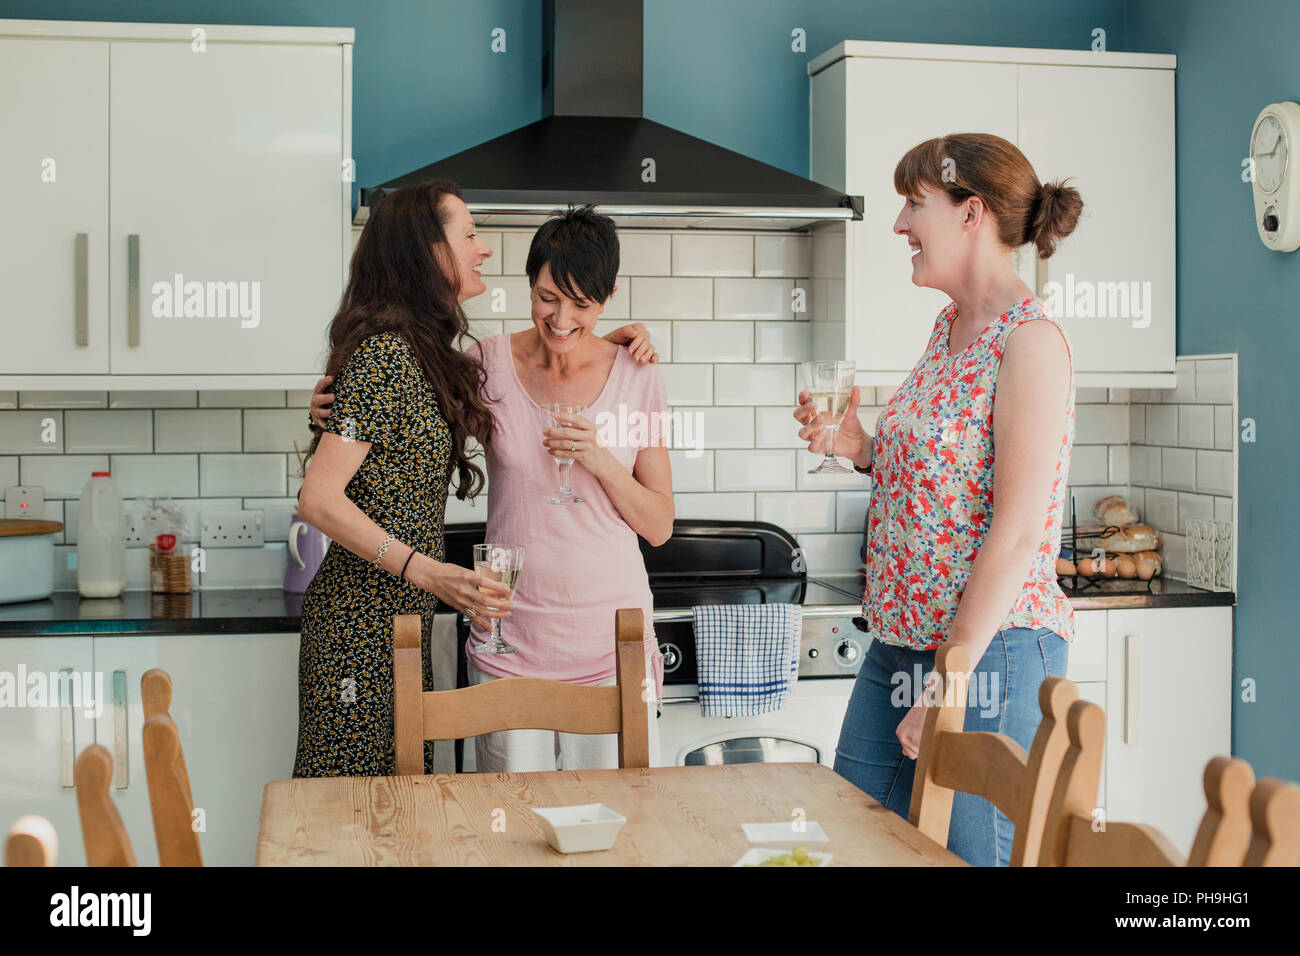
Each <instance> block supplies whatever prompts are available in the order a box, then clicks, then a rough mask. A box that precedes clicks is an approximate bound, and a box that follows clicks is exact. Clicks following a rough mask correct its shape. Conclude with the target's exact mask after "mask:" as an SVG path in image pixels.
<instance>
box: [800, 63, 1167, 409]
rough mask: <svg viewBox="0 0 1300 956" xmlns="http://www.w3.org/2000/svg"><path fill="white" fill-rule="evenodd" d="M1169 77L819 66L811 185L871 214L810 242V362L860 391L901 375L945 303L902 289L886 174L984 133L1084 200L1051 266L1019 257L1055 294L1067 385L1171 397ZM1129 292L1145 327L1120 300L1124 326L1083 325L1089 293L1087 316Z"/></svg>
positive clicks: (989, 67)
mask: <svg viewBox="0 0 1300 956" xmlns="http://www.w3.org/2000/svg"><path fill="white" fill-rule="evenodd" d="M1175 66H1176V58H1175V57H1173V56H1167V55H1156V54H1132V53H1098V52H1092V51H1088V50H1079V51H1075V50H1033V49H1020V48H1004V47H970V46H947V45H941V44H919V43H915V44H914V43H883V42H879V43H878V42H858V41H846V42H844V43H841V44H839V45H838V46H836V47H835V48H834V49H832V50H829V51H827V52H826V53H824V54H822V55H821V56H819V57H817V58H815V59H814V60H813V61H812V62H811V63H810V64H809V66H808V72H809V75H810V77H811V85H812V92H811V151H810V175H811V177H812V178H813V179H815V180H817V181H819V182H822V183H825V184H826V185H829V186H832V187H834V188H837V189H843V190H845V191H846V192H849V193H852V194H856V195H861V196H862V197H863V205H864V212H863V219H862V221H860V222H853V223H841V224H834V225H830V226H826V227H821V228H820V229H818V230H816V232H815V235H814V258H813V276H812V290H811V292H812V294H811V302H812V309H811V318H812V320H813V352H814V357H815V358H818V359H835V358H847V359H851V360H853V361H854V362H856V364H857V367H858V381H859V383H860V384H863V385H898V384H900V383H901V382H902V381H903V379H904V378H906V376H907V374H908V373H909V372H910V371H911V369H912V367H913V366H914V365H915V363H916V361H917V359H919V358H920V356H921V354H922V352H923V351H924V348H925V345H926V343H927V341H928V339H929V334H930V331H931V329H932V328H933V324H934V319H935V317H936V316H937V314H938V312H939V310H940V309H941V308H942V307H943V305H944V304H945V302H946V301H947V299H946V297H945V296H944V295H943V294H942V293H940V292H938V291H937V290H933V289H923V288H920V287H917V286H914V285H912V283H911V265H910V255H911V254H910V251H909V250H908V248H907V243H906V241H905V240H904V238H903V237H901V236H898V235H896V234H894V233H893V231H892V227H893V223H894V220H895V219H896V218H897V216H898V213H899V211H900V209H901V208H902V203H903V199H902V197H900V196H899V195H898V194H897V193H896V192H895V191H894V184H893V170H894V166H895V165H896V164H897V162H898V160H899V159H901V158H902V156H903V155H904V153H906V152H907V150H908V149H910V148H911V147H912V146H914V145H916V144H917V143H920V142H922V141H924V140H926V139H930V138H932V137H935V136H941V135H943V134H945V133H953V132H983V133H993V134H996V135H998V136H1001V137H1003V138H1004V139H1007V140H1009V141H1011V142H1013V143H1015V144H1017V145H1018V146H1019V147H1020V148H1021V150H1022V151H1023V152H1024V153H1025V154H1026V156H1027V157H1028V159H1029V161H1030V162H1031V163H1032V164H1033V165H1034V167H1035V170H1036V171H1037V172H1038V174H1039V178H1040V179H1041V180H1043V181H1049V180H1053V179H1056V178H1060V177H1066V176H1068V177H1072V178H1073V182H1072V185H1076V186H1077V187H1078V188H1079V189H1080V191H1081V193H1082V194H1083V200H1084V203H1085V209H1086V212H1085V215H1084V217H1083V218H1082V219H1081V221H1080V224H1079V227H1078V228H1077V229H1076V231H1075V233H1074V234H1073V235H1072V236H1070V237H1069V238H1068V239H1066V240H1065V241H1064V242H1063V243H1062V244H1061V245H1060V246H1059V247H1058V251H1057V253H1056V255H1055V256H1053V258H1052V259H1051V260H1048V263H1047V264H1046V265H1047V268H1045V269H1043V268H1039V260H1038V259H1037V257H1036V255H1035V253H1034V250H1033V247H1032V246H1029V245H1026V246H1024V247H1022V248H1021V249H1020V250H1018V251H1017V254H1016V256H1015V259H1014V261H1015V264H1016V267H1017V269H1018V271H1019V272H1020V274H1021V277H1022V278H1023V279H1025V281H1026V283H1027V284H1028V285H1030V287H1031V288H1034V289H1035V290H1036V291H1038V292H1039V294H1040V295H1041V296H1044V297H1046V296H1047V295H1048V294H1049V293H1050V292H1051V287H1050V286H1048V285H1047V283H1049V282H1060V283H1061V284H1062V288H1061V290H1060V293H1059V300H1060V308H1059V309H1058V310H1057V314H1058V315H1060V316H1061V317H1062V319H1063V321H1064V322H1065V325H1066V327H1067V329H1068V330H1069V332H1070V334H1071V338H1072V341H1073V343H1074V362H1075V370H1076V376H1077V381H1078V384H1080V385H1082V386H1089V385H1105V386H1112V387H1115V386H1126V385H1128V386H1137V387H1147V388H1159V387H1172V386H1173V385H1174V384H1175V382H1174V376H1173V369H1174V323H1175V313H1174V305H1175V303H1174V262H1175V258H1174V256H1175V232H1174V213H1175V210H1174V112H1173V110H1174V101H1173V77H1174V68H1175ZM900 91H903V92H901V93H900ZM959 175H960V174H959ZM1067 274H1069V275H1070V276H1072V279H1071V280H1070V281H1069V283H1068V284H1067ZM841 277H842V284H843V288H842V292H841V290H840V288H839V283H840V282H841ZM1134 282H1136V283H1137V291H1138V292H1139V293H1140V294H1142V295H1143V300H1142V301H1143V304H1144V305H1145V304H1146V302H1147V297H1146V296H1147V291H1146V290H1147V287H1146V286H1144V285H1143V283H1146V282H1149V283H1150V292H1149V295H1150V303H1151V310H1150V311H1149V312H1148V313H1147V314H1143V315H1138V314H1137V310H1136V309H1135V307H1134V301H1133V300H1132V298H1131V297H1129V299H1128V302H1127V309H1128V312H1129V313H1130V315H1129V317H1125V318H1119V317H1116V318H1104V319H1103V318H1096V317H1093V316H1091V315H1083V314H1080V313H1082V312H1083V311H1084V310H1085V309H1086V308H1087V303H1086V302H1085V301H1084V300H1083V299H1082V298H1081V296H1083V295H1085V293H1084V292H1083V291H1082V290H1083V289H1084V288H1085V284H1090V288H1091V289H1092V295H1093V306H1092V308H1093V309H1094V310H1096V309H1097V308H1098V305H1097V303H1098V302H1099V301H1103V302H1105V303H1106V306H1107V310H1108V311H1111V310H1112V308H1116V309H1117V308H1118V307H1119V306H1120V305H1121V302H1120V297H1121V295H1122V292H1121V289H1120V286H1119V285H1118V284H1119V283H1125V286H1124V288H1123V293H1128V292H1131V291H1132V283H1134ZM1066 293H1070V295H1069V296H1068V303H1067V301H1066V299H1067V295H1066ZM1071 313H1074V314H1071Z"/></svg>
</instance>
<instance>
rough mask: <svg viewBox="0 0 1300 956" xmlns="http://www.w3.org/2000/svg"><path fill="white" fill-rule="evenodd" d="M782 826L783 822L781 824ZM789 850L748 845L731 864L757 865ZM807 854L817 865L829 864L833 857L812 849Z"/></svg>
mask: <svg viewBox="0 0 1300 956" xmlns="http://www.w3.org/2000/svg"><path fill="white" fill-rule="evenodd" d="M782 825H783V826H784V824H782ZM789 852H790V851H789V850H778V849H777V848H776V847H770V846H755V847H750V850H749V852H748V853H746V854H745V855H744V856H742V857H741V858H740V859H739V860H737V861H736V862H735V863H733V864H731V865H732V866H758V864H760V863H762V862H763V861H764V860H767V859H771V858H772V857H774V856H782V855H783V854H786V853H789ZM808 856H809V857H810V858H812V859H814V860H816V861H817V864H816V865H817V866H830V865H831V860H832V859H834V857H832V856H831V855H830V854H829V853H817V852H814V851H813V850H809V851H808Z"/></svg>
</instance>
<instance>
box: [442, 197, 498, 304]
mask: <svg viewBox="0 0 1300 956" xmlns="http://www.w3.org/2000/svg"><path fill="white" fill-rule="evenodd" d="M442 212H443V213H444V215H446V216H447V221H446V222H445V223H443V227H442V228H443V231H444V232H445V233H446V235H447V246H446V249H443V248H441V247H439V249H438V252H439V255H440V259H441V260H442V261H443V264H444V268H446V269H447V277H448V278H449V279H452V280H453V281H455V283H456V285H457V288H458V289H459V290H460V291H459V296H458V298H459V299H460V301H461V302H465V301H467V300H469V299H472V298H474V296H476V295H482V294H483V293H484V292H486V291H487V284H486V283H484V281H483V277H482V276H481V275H480V274H479V268H480V267H481V266H482V265H483V263H484V262H485V261H486V260H487V259H488V258H489V257H490V256H491V255H492V247H491V246H489V245H488V244H487V243H486V242H484V241H483V240H482V239H480V238H479V237H478V231H477V227H475V225H474V217H473V216H471V215H470V212H469V208H468V207H467V206H466V205H465V203H464V202H463V201H462V200H461V199H460V198H459V197H457V196H446V197H445V198H444V199H443V201H442ZM443 253H447V254H450V256H451V258H452V261H451V262H450V263H448V262H447V261H446V255H444V254H443Z"/></svg>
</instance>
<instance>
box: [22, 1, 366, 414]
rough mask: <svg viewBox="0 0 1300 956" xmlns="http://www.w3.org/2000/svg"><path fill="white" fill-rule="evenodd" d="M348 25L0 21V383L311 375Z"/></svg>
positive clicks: (345, 179) (154, 383) (327, 290)
mask: <svg viewBox="0 0 1300 956" xmlns="http://www.w3.org/2000/svg"><path fill="white" fill-rule="evenodd" d="M196 31H197V32H196ZM352 41H353V31H352V30H351V29H323V28H289V27H226V26H210V27H202V28H198V27H192V26H186V25H179V24H125V23H75V22H46V21H33V20H0V77H3V78H4V79H5V80H6V83H5V89H6V91H7V92H6V93H5V94H3V95H2V96H0V119H3V120H4V122H5V128H6V129H7V130H9V129H14V128H16V129H17V130H18V131H19V135H18V137H17V138H16V140H15V142H16V143H17V144H18V147H19V148H18V149H17V150H9V149H6V151H5V156H4V157H3V158H0V173H3V174H4V175H5V177H6V180H7V181H8V182H10V183H12V184H14V185H16V186H17V187H18V188H17V202H16V205H15V207H14V208H13V209H11V210H10V213H11V215H10V217H9V219H8V221H7V225H8V228H7V229H6V231H5V235H4V238H3V239H0V253H3V255H0V285H2V286H3V287H4V288H5V289H6V290H7V294H6V296H5V300H4V301H3V302H0V331H2V332H3V333H4V334H5V335H6V337H7V339H8V341H9V342H10V343H11V346H10V347H9V348H7V349H6V350H4V353H3V356H0V388H3V389H36V390H43V389H115V390H128V389H168V388H185V389H195V388H212V389H232V388H303V387H311V385H312V384H314V382H315V379H316V376H317V375H318V374H319V368H320V364H321V361H322V358H323V355H324V349H325V345H326V338H325V336H326V327H327V325H328V323H329V320H330V318H331V317H332V316H333V313H334V311H335V309H336V308H337V306H338V301H339V296H340V294H341V292H342V288H343V281H344V276H345V275H346V270H347V264H348V261H349V258H350V256H351V251H352V249H351V222H350V220H351V216H350V213H351V190H352V185H351V182H352V179H353V178H354V177H353V175H352V171H351V166H350V161H351V79H352V67H351V63H352ZM29 93H30V95H28V94H29ZM47 159H50V160H53V162H54V166H53V169H54V175H55V176H56V178H55V179H54V180H53V181H52V182H47V181H46V179H48V174H47V173H46V172H45V169H46V165H44V164H46V160H47ZM10 289H15V290H19V291H18V293H17V294H16V295H11V294H8V290H10Z"/></svg>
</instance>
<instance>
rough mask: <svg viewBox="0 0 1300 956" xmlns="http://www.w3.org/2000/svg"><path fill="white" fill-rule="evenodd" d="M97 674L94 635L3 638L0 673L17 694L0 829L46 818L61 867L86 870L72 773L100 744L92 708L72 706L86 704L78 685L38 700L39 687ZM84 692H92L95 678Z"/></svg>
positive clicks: (9, 714)
mask: <svg viewBox="0 0 1300 956" xmlns="http://www.w3.org/2000/svg"><path fill="white" fill-rule="evenodd" d="M94 669H95V667H94V652H93V650H92V647H91V638H90V637H89V636H81V635H64V636H60V637H6V638H0V674H2V675H5V676H4V678H3V679H6V680H12V681H13V689H14V691H15V693H16V695H17V696H16V697H15V699H14V701H13V705H12V706H11V705H10V704H9V703H8V702H7V701H6V703H5V705H4V706H0V768H3V770H0V826H3V828H4V830H5V832H8V829H9V827H10V826H11V825H12V824H13V822H14V821H15V820H17V819H18V818H19V817H21V816H23V815H25V814H28V813H35V814H39V815H40V816H43V817H45V818H46V819H47V820H49V821H50V822H51V823H53V824H54V830H55V832H56V833H57V834H58V837H59V856H58V863H59V865H61V866H85V864H86V851H85V847H84V845H83V844H82V841H81V818H80V817H79V816H78V815H77V792H76V790H75V789H74V788H73V776H72V771H73V767H74V765H75V763H76V759H77V755H78V754H79V753H81V751H82V750H84V749H85V748H86V747H88V746H90V745H91V744H92V743H94V742H95V716H94V710H93V708H86V707H82V706H74V704H81V703H88V701H85V700H78V699H74V698H73V697H72V694H71V691H72V688H73V686H74V685H72V684H66V685H65V686H66V687H67V688H68V690H67V692H65V693H64V695H63V696H62V697H60V696H58V695H57V694H55V695H53V696H51V695H44V696H34V694H35V693H37V691H36V683H37V682H40V683H41V684H42V685H44V686H45V688H46V690H48V689H49V685H50V684H51V683H55V684H57V682H58V681H59V680H60V678H58V677H57V676H56V677H53V678H51V675H57V674H59V673H60V672H64V671H75V672H76V673H77V674H80V675H87V674H91V675H93V672H94ZM34 675H41V676H34ZM85 686H87V687H89V688H91V689H92V690H93V688H94V680H93V676H92V678H91V680H89V681H87V682H86V683H85ZM104 690H105V694H106V695H107V693H108V688H107V687H105V688H104ZM108 706H109V704H108V702H107V701H105V703H104V707H105V709H107V707H108ZM88 710H90V712H89V713H88V712H87V711H88ZM151 832H152V830H151ZM154 857H155V860H156V859H157V853H155V854H154Z"/></svg>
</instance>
